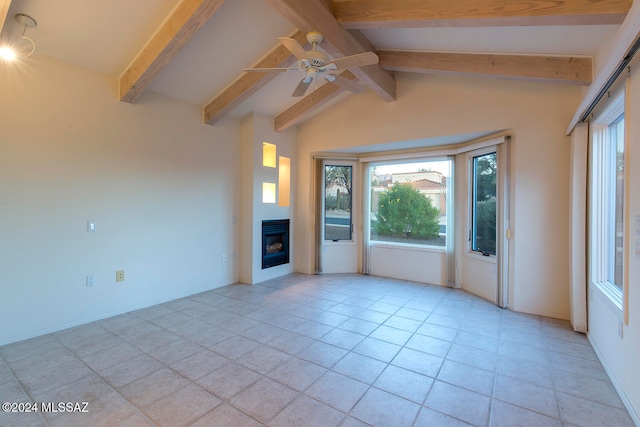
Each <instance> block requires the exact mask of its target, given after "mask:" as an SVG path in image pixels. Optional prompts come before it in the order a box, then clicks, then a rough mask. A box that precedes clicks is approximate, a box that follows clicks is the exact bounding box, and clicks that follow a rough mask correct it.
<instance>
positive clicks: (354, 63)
mask: <svg viewBox="0 0 640 427" xmlns="http://www.w3.org/2000/svg"><path fill="white" fill-rule="evenodd" d="M377 63H378V55H376V54H375V53H373V52H364V53H358V54H356V55H351V56H345V57H343V58H338V59H334V60H332V61H329V64H334V65H335V66H336V67H338V68H339V69H341V70H344V69H346V68H351V67H363V66H365V65H373V64H377Z"/></svg>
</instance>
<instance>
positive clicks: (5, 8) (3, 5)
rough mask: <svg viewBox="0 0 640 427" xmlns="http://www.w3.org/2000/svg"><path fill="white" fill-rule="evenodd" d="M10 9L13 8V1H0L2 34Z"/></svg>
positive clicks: (0, 30)
mask: <svg viewBox="0 0 640 427" xmlns="http://www.w3.org/2000/svg"><path fill="white" fill-rule="evenodd" d="M9 7H11V0H0V33H1V32H2V29H3V28H4V22H5V21H6V19H7V14H8V13H9Z"/></svg>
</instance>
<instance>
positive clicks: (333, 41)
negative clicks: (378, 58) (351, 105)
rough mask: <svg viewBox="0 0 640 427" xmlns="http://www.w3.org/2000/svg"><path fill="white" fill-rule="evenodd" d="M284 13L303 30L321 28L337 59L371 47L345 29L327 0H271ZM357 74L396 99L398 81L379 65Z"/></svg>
mask: <svg viewBox="0 0 640 427" xmlns="http://www.w3.org/2000/svg"><path fill="white" fill-rule="evenodd" d="M267 1H268V3H269V4H270V5H271V6H272V7H273V8H274V9H275V10H276V11H278V12H279V13H280V14H281V15H282V16H284V17H285V18H286V19H288V20H289V21H290V22H291V23H292V24H293V25H294V26H295V27H296V28H299V29H300V30H301V31H304V32H309V31H319V32H321V33H322V35H323V36H324V40H325V41H324V42H323V44H322V48H323V49H325V50H326V51H327V53H329V55H331V56H332V57H334V58H338V57H341V56H348V55H355V54H357V53H362V52H366V51H367V49H366V48H365V47H364V46H362V44H361V43H360V42H359V41H358V40H357V39H356V37H354V36H353V34H351V33H350V32H349V31H347V30H345V29H344V28H342V27H341V26H340V25H339V24H338V22H337V21H336V19H335V17H334V16H333V14H332V12H331V10H330V9H329V8H328V7H327V2H326V1H323V0H267ZM351 71H352V72H353V74H354V75H355V76H356V77H357V78H358V79H359V80H360V81H361V82H362V83H364V84H365V85H367V86H368V87H369V88H371V89H372V90H373V91H374V92H376V93H377V94H378V95H380V96H381V97H382V98H383V99H385V100H386V101H395V99H396V82H395V79H394V78H393V76H392V75H391V74H389V73H388V72H387V71H385V70H383V69H382V68H381V67H380V66H379V65H369V66H366V67H360V68H353V69H351Z"/></svg>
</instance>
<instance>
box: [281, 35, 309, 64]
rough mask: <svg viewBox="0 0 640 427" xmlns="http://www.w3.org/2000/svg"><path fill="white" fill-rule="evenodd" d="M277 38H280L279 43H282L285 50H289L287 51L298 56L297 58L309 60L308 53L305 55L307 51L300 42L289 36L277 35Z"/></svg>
mask: <svg viewBox="0 0 640 427" xmlns="http://www.w3.org/2000/svg"><path fill="white" fill-rule="evenodd" d="M278 40H280V43H282V45H283V46H284V47H286V48H287V50H289V52H291V53H292V54H293V55H294V56H295V57H296V58H298V59H299V60H306V61H309V55H307V51H306V50H304V48H303V47H302V46H300V43H298V41H297V40H295V39H292V38H289V37H278Z"/></svg>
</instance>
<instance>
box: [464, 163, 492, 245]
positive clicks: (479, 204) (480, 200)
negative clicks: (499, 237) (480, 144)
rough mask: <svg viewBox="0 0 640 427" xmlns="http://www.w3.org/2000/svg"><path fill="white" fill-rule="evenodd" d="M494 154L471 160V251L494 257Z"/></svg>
mask: <svg viewBox="0 0 640 427" xmlns="http://www.w3.org/2000/svg"><path fill="white" fill-rule="evenodd" d="M497 165H498V164H497V157H496V152H495V151H493V152H491V153H486V154H481V155H479V156H474V157H473V158H472V162H471V181H472V182H471V184H472V187H471V188H472V192H471V194H472V195H471V197H472V201H471V230H470V233H469V234H470V240H471V250H472V251H475V252H481V253H482V254H483V255H487V256H488V255H495V254H496V194H497V193H496V189H497V187H496V177H497V172H498V168H497Z"/></svg>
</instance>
